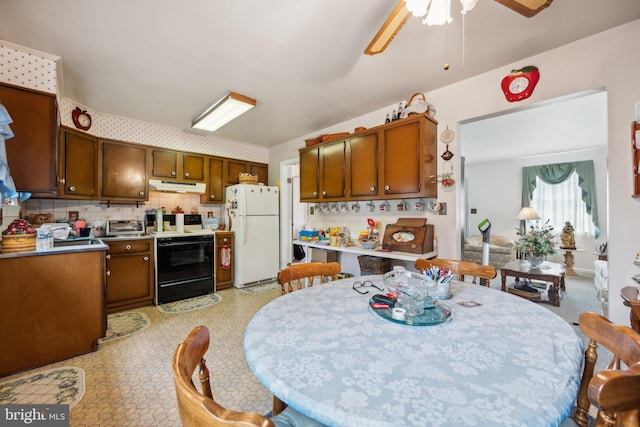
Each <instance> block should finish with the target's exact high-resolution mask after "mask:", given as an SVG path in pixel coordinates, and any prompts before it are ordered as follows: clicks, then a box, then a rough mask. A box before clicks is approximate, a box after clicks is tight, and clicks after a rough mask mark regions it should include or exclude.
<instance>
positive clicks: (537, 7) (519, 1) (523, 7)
mask: <svg viewBox="0 0 640 427" xmlns="http://www.w3.org/2000/svg"><path fill="white" fill-rule="evenodd" d="M496 1H497V2H498V3H500V4H502V5H504V6H507V7H508V8H509V9H511V10H514V11H516V12H518V13H519V14H520V15H524V16H526V17H527V18H531V17H532V16H534V15H535V14H537V13H538V12H540V11H541V10H543V9H544V8H546V7H548V6H549V5H550V4H551V2H552V1H553V0H496Z"/></svg>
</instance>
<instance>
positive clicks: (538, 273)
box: [500, 260, 565, 307]
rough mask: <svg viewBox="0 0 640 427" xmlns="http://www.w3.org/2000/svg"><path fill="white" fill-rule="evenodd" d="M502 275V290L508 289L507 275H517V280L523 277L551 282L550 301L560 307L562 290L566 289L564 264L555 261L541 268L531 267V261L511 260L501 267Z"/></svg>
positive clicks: (543, 264)
mask: <svg viewBox="0 0 640 427" xmlns="http://www.w3.org/2000/svg"><path fill="white" fill-rule="evenodd" d="M500 274H501V275H502V291H503V292H506V291H507V276H511V277H515V279H516V282H519V281H520V279H521V278H524V279H534V280H540V281H543V282H550V283H551V284H552V285H551V286H550V287H549V290H548V293H549V302H550V303H551V304H553V305H554V306H555V307H560V290H563V291H564V290H565V283H564V275H565V268H564V266H563V265H562V264H558V263H555V262H547V261H545V262H544V263H542V265H541V266H540V268H531V266H530V265H529V263H527V262H521V261H520V260H516V261H511V262H508V263H507V264H505V265H504V266H503V267H502V268H500Z"/></svg>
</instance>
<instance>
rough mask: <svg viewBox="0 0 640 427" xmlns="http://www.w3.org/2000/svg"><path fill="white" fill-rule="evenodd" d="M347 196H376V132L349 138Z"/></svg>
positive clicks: (368, 197) (353, 197) (356, 197)
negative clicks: (348, 184)
mask: <svg viewBox="0 0 640 427" xmlns="http://www.w3.org/2000/svg"><path fill="white" fill-rule="evenodd" d="M348 149H349V151H348V158H349V163H348V175H349V182H350V186H349V188H350V190H349V196H350V198H352V199H360V198H362V199H371V198H375V197H376V196H378V194H380V193H379V191H378V190H379V188H378V132H372V133H368V134H365V135H361V136H356V137H354V138H351V139H349V142H348Z"/></svg>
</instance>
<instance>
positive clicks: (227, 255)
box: [220, 245, 231, 270]
mask: <svg viewBox="0 0 640 427" xmlns="http://www.w3.org/2000/svg"><path fill="white" fill-rule="evenodd" d="M220 265H221V267H222V269H223V270H228V269H230V268H231V247H229V246H228V245H224V246H222V250H221V251H220Z"/></svg>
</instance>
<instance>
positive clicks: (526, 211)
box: [516, 206, 540, 235]
mask: <svg viewBox="0 0 640 427" xmlns="http://www.w3.org/2000/svg"><path fill="white" fill-rule="evenodd" d="M516 219H519V220H520V232H521V233H522V234H523V235H524V233H526V232H527V221H532V220H536V219H540V215H538V213H537V212H536V211H535V209H533V208H532V207H530V206H526V207H524V208H522V209H521V210H520V213H519V214H518V216H517V217H516Z"/></svg>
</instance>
